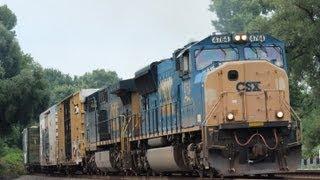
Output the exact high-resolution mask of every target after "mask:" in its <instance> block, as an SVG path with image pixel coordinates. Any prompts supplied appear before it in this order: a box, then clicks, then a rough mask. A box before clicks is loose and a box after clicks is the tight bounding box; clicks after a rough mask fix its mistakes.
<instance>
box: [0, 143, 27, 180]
mask: <svg viewBox="0 0 320 180" xmlns="http://www.w3.org/2000/svg"><path fill="white" fill-rule="evenodd" d="M0 145H1V147H2V148H1V150H0V176H18V175H21V174H25V169H24V165H23V153H22V150H21V149H19V148H10V147H8V146H7V145H6V143H4V142H3V141H1V140H0Z"/></svg>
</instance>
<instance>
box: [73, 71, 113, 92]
mask: <svg viewBox="0 0 320 180" xmlns="http://www.w3.org/2000/svg"><path fill="white" fill-rule="evenodd" d="M118 80H119V78H118V75H117V73H116V72H115V71H106V70H104V69H96V70H93V71H92V72H91V73H85V74H84V75H83V76H80V77H77V78H76V80H75V81H76V84H77V85H78V86H80V87H82V88H101V87H103V86H108V85H112V84H114V83H115V82H117V81H118Z"/></svg>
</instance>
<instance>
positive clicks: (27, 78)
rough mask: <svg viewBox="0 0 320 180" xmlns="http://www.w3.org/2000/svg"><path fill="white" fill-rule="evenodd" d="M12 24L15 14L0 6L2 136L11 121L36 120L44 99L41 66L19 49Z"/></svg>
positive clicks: (44, 102)
mask: <svg viewBox="0 0 320 180" xmlns="http://www.w3.org/2000/svg"><path fill="white" fill-rule="evenodd" d="M15 24H16V17H15V15H14V14H13V13H12V12H11V11H10V10H9V9H8V8H7V6H0V137H3V138H6V137H7V136H8V135H9V136H8V137H10V133H11V132H13V131H14V128H13V127H14V126H13V125H14V124H16V125H17V126H25V125H27V124H29V123H31V122H32V121H35V120H37V119H38V117H37V116H38V114H39V113H40V112H42V111H43V110H44V109H43V108H44V107H46V106H47V102H48V93H47V87H46V85H45V81H44V79H43V70H42V68H41V66H40V65H39V64H37V63H35V62H34V60H33V58H32V57H31V56H30V55H27V54H24V53H23V52H22V51H21V49H20V47H19V44H18V42H17V40H16V39H15V33H14V31H12V28H14V26H15ZM16 143H17V142H16ZM19 144H20V142H19Z"/></svg>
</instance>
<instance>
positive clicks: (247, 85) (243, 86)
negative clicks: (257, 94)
mask: <svg viewBox="0 0 320 180" xmlns="http://www.w3.org/2000/svg"><path fill="white" fill-rule="evenodd" d="M259 84H261V82H260V81H248V82H238V83H237V85H236V89H237V91H246V92H252V91H261V89H260V87H259Z"/></svg>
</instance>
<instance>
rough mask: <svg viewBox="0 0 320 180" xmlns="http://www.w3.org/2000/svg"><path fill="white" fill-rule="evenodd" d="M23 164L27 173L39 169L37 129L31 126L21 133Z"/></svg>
mask: <svg viewBox="0 0 320 180" xmlns="http://www.w3.org/2000/svg"><path fill="white" fill-rule="evenodd" d="M22 136H23V139H22V143H23V162H24V165H25V167H26V169H27V171H28V172H34V171H36V170H37V169H38V168H40V161H39V141H40V140H39V139H40V137H39V127H38V126H31V127H29V128H25V129H24V130H23V132H22Z"/></svg>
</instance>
